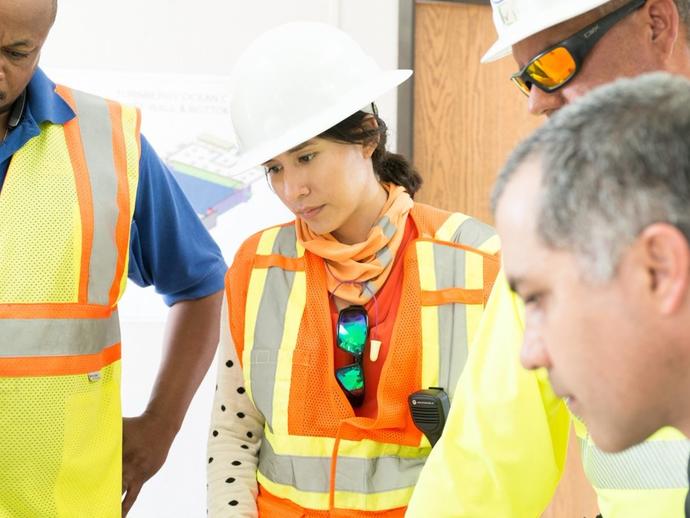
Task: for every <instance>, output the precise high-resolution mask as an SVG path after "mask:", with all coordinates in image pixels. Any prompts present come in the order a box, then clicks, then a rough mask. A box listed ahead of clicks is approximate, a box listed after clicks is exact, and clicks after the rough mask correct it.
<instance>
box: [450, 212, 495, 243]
mask: <svg viewBox="0 0 690 518" xmlns="http://www.w3.org/2000/svg"><path fill="white" fill-rule="evenodd" d="M495 234H496V231H495V230H494V229H493V227H490V226H489V225H487V224H486V223H482V222H481V221H479V220H476V219H474V218H470V219H467V220H465V221H463V223H462V224H461V225H460V226H459V227H458V229H457V230H456V231H455V233H454V234H453V237H452V239H451V241H452V242H453V243H457V244H460V245H465V246H471V247H472V248H478V247H479V246H480V245H482V244H483V243H484V242H485V241H486V240H487V239H489V238H490V237H493V236H494V235H495Z"/></svg>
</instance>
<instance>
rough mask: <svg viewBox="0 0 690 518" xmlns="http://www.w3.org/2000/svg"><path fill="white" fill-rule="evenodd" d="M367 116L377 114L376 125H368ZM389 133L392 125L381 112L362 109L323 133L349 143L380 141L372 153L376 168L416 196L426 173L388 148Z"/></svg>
mask: <svg viewBox="0 0 690 518" xmlns="http://www.w3.org/2000/svg"><path fill="white" fill-rule="evenodd" d="M367 117H374V119H375V120H376V127H368V126H367V125H366V124H365V119H366V118H367ZM387 133H388V126H386V123H385V122H384V121H383V119H381V117H379V116H378V114H377V113H374V114H371V113H367V112H365V111H358V112H356V113H353V114H352V115H350V116H349V117H348V118H347V119H345V120H342V121H340V122H339V123H338V124H336V125H335V126H333V127H332V128H330V129H327V130H326V131H324V132H323V133H321V134H320V135H319V137H320V138H324V139H327V140H332V141H334V142H342V143H346V144H364V145H366V144H370V143H371V142H377V145H376V149H375V150H374V154H373V155H372V156H371V161H372V162H373V164H374V172H375V173H376V175H377V176H378V177H379V179H380V180H381V181H383V182H389V183H393V184H395V185H400V186H401V187H404V188H405V190H406V191H407V192H408V194H409V195H410V196H411V197H413V198H414V194H415V193H416V192H417V191H418V190H419V188H420V187H421V186H422V177H421V176H420V174H419V173H418V172H417V171H416V170H415V168H414V167H413V166H412V164H410V162H408V160H407V159H406V158H405V157H404V156H402V155H398V154H396V153H391V152H389V151H386V140H387Z"/></svg>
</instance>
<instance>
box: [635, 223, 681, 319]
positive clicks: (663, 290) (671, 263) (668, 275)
mask: <svg viewBox="0 0 690 518" xmlns="http://www.w3.org/2000/svg"><path fill="white" fill-rule="evenodd" d="M638 243H639V245H640V247H641V248H640V252H641V257H642V260H643V261H644V263H645V266H646V268H647V271H648V278H649V282H648V289H649V295H650V297H651V300H652V301H654V306H655V307H656V308H657V309H658V312H659V314H660V315H671V314H673V313H675V312H676V311H678V310H679V309H680V307H681V306H682V304H683V302H684V301H685V298H686V297H687V295H688V287H689V285H690V247H689V246H688V241H687V239H686V238H685V235H684V234H683V233H682V232H681V231H680V230H679V229H678V228H677V227H675V226H673V225H671V224H670V223H654V224H652V225H649V226H648V227H647V228H645V229H644V230H643V231H642V232H641V233H640V236H639V238H638Z"/></svg>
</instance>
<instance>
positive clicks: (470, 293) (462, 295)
mask: <svg viewBox="0 0 690 518" xmlns="http://www.w3.org/2000/svg"><path fill="white" fill-rule="evenodd" d="M450 303H459V304H484V290H483V289H481V290H466V289H463V288H448V289H445V290H438V291H422V306H440V305H442V304H450Z"/></svg>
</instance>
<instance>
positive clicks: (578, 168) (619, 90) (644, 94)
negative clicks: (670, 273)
mask: <svg viewBox="0 0 690 518" xmlns="http://www.w3.org/2000/svg"><path fill="white" fill-rule="evenodd" d="M530 160H534V161H535V162H536V163H538V164H539V166H540V168H541V172H542V178H541V192H540V194H539V204H540V207H539V212H538V214H537V234H538V237H539V238H540V239H541V240H542V241H543V242H544V243H545V244H546V245H547V246H549V247H550V248H555V249H563V250H570V251H573V252H574V253H575V254H576V255H577V256H578V257H579V259H580V260H581V263H582V266H583V269H584V270H585V273H586V276H587V277H589V278H591V279H596V280H606V279H609V278H611V277H612V276H613V275H614V274H615V272H616V269H617V266H618V263H619V260H620V257H621V254H622V252H623V251H624V250H625V249H626V248H627V247H628V246H629V245H630V244H631V243H632V242H633V240H634V239H635V238H636V236H638V235H639V233H640V232H641V231H642V230H643V229H644V228H645V227H647V226H648V225H650V224H652V223H655V222H667V223H670V224H672V225H674V226H676V227H677V228H678V229H680V230H681V231H682V232H683V234H684V235H685V237H686V239H687V240H688V241H690V81H688V80H687V79H684V78H681V77H676V76H671V75H670V74H667V73H662V72H655V73H652V74H645V75H641V76H638V77H636V78H633V79H619V80H618V81H615V82H614V83H611V84H609V85H606V86H603V87H599V88H596V89H594V90H592V91H591V92H590V93H589V94H587V95H585V96H583V97H581V98H580V99H578V100H576V101H575V102H573V103H572V104H570V105H568V106H566V107H565V108H563V109H561V110H559V111H558V112H557V113H556V114H555V115H554V116H553V117H551V119H549V121H548V122H547V123H546V124H545V125H544V126H542V127H541V128H539V129H538V130H537V131H536V132H534V133H533V134H532V135H531V136H530V137H529V138H527V139H526V140H525V141H523V142H522V143H521V144H520V145H519V146H518V147H517V148H516V149H515V151H514V152H513V153H512V155H511V156H510V158H509V159H508V162H507V163H506V165H505V167H504V168H503V170H502V171H501V173H500V174H499V177H498V180H497V181H496V185H495V187H494V192H493V196H492V207H493V210H494V211H495V210H496V205H497V203H498V201H499V199H500V198H501V195H502V194H503V192H504V190H505V187H506V184H507V183H508V182H509V181H510V179H511V177H512V176H513V175H514V174H515V172H516V170H517V169H518V168H519V167H520V165H521V164H523V163H525V162H527V161H530Z"/></svg>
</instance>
